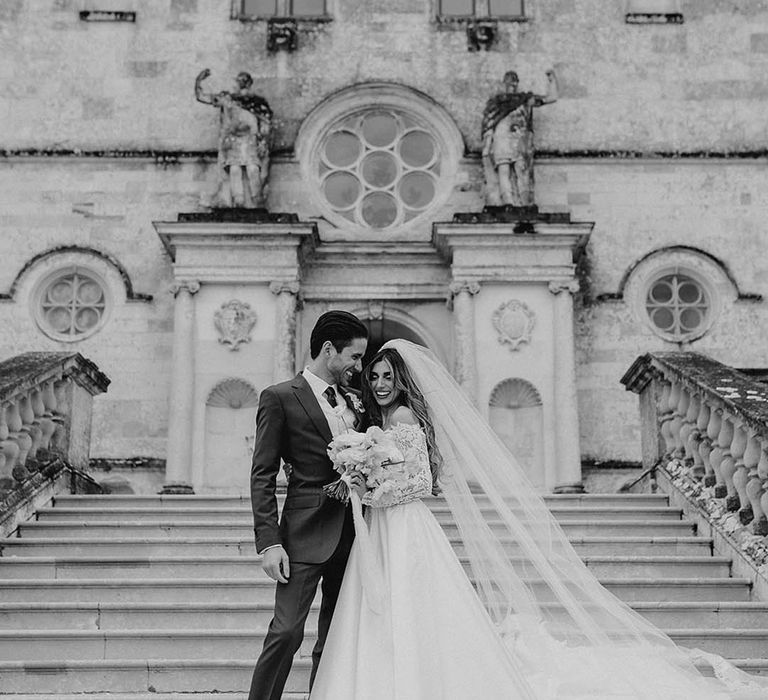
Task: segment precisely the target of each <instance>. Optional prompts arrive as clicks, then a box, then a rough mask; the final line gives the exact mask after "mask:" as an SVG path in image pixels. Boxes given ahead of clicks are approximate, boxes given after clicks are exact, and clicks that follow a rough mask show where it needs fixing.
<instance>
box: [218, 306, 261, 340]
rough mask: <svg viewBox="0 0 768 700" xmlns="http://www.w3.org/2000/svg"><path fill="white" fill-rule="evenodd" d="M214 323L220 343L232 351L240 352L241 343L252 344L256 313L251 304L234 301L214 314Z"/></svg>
mask: <svg viewBox="0 0 768 700" xmlns="http://www.w3.org/2000/svg"><path fill="white" fill-rule="evenodd" d="M213 323H214V325H215V326H216V330H217V331H218V332H219V342H220V343H221V344H222V345H226V346H228V347H229V349H230V350H239V349H240V345H241V343H250V342H251V331H252V330H253V327H254V326H255V325H256V312H255V311H254V310H253V309H251V305H250V304H246V303H245V302H242V301H239V300H237V299H232V300H231V301H228V302H226V303H225V304H222V305H221V308H220V309H219V310H218V311H216V313H214V314H213Z"/></svg>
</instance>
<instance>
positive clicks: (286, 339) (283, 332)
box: [269, 280, 299, 382]
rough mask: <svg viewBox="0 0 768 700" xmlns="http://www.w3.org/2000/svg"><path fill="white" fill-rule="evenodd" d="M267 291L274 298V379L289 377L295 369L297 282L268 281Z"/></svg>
mask: <svg viewBox="0 0 768 700" xmlns="http://www.w3.org/2000/svg"><path fill="white" fill-rule="evenodd" d="M269 291H270V292H272V294H274V295H275V296H276V297H277V299H276V308H275V360H274V370H273V375H274V381H276V382H282V381H284V380H286V379H291V378H292V377H293V375H294V374H295V371H296V302H297V299H296V297H297V295H298V293H299V283H298V282H297V281H296V280H290V281H287V282H283V281H280V280H277V281H275V282H272V283H270V285H269Z"/></svg>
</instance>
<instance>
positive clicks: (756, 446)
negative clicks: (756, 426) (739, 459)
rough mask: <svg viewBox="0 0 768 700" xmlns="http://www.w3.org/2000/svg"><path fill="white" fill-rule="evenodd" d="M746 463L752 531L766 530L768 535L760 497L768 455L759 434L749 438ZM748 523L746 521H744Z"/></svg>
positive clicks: (745, 454) (767, 526)
mask: <svg viewBox="0 0 768 700" xmlns="http://www.w3.org/2000/svg"><path fill="white" fill-rule="evenodd" d="M744 464H745V465H746V466H747V468H748V469H749V475H748V476H749V478H748V480H747V486H746V489H745V490H746V494H747V499H749V505H750V508H751V509H752V516H753V517H752V532H754V533H755V534H756V535H759V534H761V533H760V530H765V532H764V533H762V534H765V535H768V521H766V518H765V511H763V506H762V504H761V503H760V497H761V496H762V495H763V477H762V476H761V473H760V472H761V469H762V470H763V471H765V470H767V469H768V455H766V454H765V448H764V445H763V442H762V441H761V440H760V438H759V436H758V435H756V434H755V435H752V436H751V437H750V438H749V444H748V445H747V449H746V451H745V452H744ZM766 476H767V477H768V471H766ZM744 524H746V523H744Z"/></svg>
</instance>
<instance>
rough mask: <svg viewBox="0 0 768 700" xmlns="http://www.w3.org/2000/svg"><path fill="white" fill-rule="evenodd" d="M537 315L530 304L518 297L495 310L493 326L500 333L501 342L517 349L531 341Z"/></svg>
mask: <svg viewBox="0 0 768 700" xmlns="http://www.w3.org/2000/svg"><path fill="white" fill-rule="evenodd" d="M535 324H536V315H535V314H534V313H533V311H531V309H530V308H528V305H527V304H525V303H524V302H522V301H519V300H517V299H511V300H510V301H506V302H504V303H503V304H502V305H501V306H499V308H498V309H496V311H494V312H493V327H494V328H495V329H496V331H497V333H498V334H499V342H500V343H503V344H504V345H509V349H510V350H517V349H518V348H519V347H520V345H522V344H523V343H529V342H530V341H531V334H532V333H533V327H534V325H535Z"/></svg>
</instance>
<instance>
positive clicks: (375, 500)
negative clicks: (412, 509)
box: [362, 423, 432, 508]
mask: <svg viewBox="0 0 768 700" xmlns="http://www.w3.org/2000/svg"><path fill="white" fill-rule="evenodd" d="M387 434H388V435H390V436H391V437H392V439H393V440H394V441H395V442H396V443H397V446H398V447H399V448H400V451H401V452H402V453H403V456H404V458H405V460H404V463H403V464H402V465H393V466H392V467H391V470H392V478H391V479H387V480H385V481H384V482H383V483H381V484H379V485H378V486H377V487H376V488H374V489H373V490H371V491H369V492H368V493H366V494H365V496H363V499H362V500H363V505H366V506H371V507H372V508H387V507H389V506H397V505H400V504H401V503H408V502H409V501H415V500H418V499H420V498H424V497H425V496H429V495H430V494H431V493H432V472H431V471H430V468H429V454H428V453H427V441H426V438H425V437H424V432H423V431H422V429H421V428H420V427H419V426H418V425H409V424H405V423H399V424H398V425H396V426H394V427H392V428H390V429H389V430H388V431H387Z"/></svg>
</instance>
